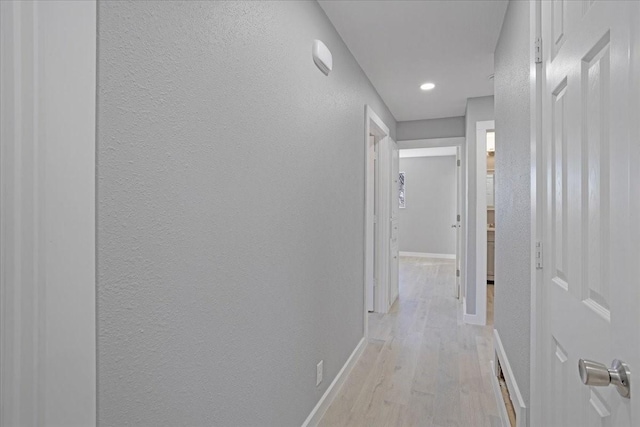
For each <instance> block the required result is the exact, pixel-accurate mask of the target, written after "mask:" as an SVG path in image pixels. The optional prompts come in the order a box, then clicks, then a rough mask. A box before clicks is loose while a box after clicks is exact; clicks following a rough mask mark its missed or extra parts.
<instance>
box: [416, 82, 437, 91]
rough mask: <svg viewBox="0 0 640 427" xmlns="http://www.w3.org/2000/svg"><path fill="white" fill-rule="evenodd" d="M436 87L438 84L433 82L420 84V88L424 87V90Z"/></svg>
mask: <svg viewBox="0 0 640 427" xmlns="http://www.w3.org/2000/svg"><path fill="white" fill-rule="evenodd" d="M434 87H436V85H435V84H433V83H424V84H423V85H421V86H420V89H422V90H431V89H433V88H434Z"/></svg>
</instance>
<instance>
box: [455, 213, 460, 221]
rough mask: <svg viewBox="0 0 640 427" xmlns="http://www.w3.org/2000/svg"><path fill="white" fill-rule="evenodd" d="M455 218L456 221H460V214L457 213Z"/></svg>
mask: <svg viewBox="0 0 640 427" xmlns="http://www.w3.org/2000/svg"><path fill="white" fill-rule="evenodd" d="M456 220H457V221H458V222H460V214H458V216H456Z"/></svg>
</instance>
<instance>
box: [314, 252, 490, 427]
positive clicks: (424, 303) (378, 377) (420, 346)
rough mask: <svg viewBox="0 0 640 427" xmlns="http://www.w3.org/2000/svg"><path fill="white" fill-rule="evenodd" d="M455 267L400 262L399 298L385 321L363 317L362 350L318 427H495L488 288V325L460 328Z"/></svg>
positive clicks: (418, 260)
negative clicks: (366, 339) (365, 343)
mask: <svg viewBox="0 0 640 427" xmlns="http://www.w3.org/2000/svg"><path fill="white" fill-rule="evenodd" d="M454 267H455V266H454V262H453V261H449V260H441V259H427V258H413V257H411V258H409V257H403V258H401V263H400V298H399V299H398V301H396V302H395V304H394V305H393V307H392V308H391V311H390V312H389V313H388V314H386V315H381V314H377V313H371V314H370V315H369V343H368V346H367V348H366V349H365V351H364V354H363V355H362V357H361V359H360V361H359V362H358V363H357V365H356V366H355V367H354V369H353V371H352V372H351V374H350V376H349V378H348V379H347V382H346V383H345V384H344V386H343V388H342V389H341V390H340V392H339V394H338V395H337V397H336V399H335V400H334V402H333V404H332V405H331V406H330V407H329V409H328V410H327V412H326V414H325V415H324V417H323V419H322V422H321V423H320V425H321V426H323V427H329V426H438V427H445V426H474V427H475V426H478V427H481V426H499V425H500V419H499V416H498V410H497V407H496V404H495V398H494V395H493V391H492V389H491V384H490V375H491V369H490V366H489V361H490V360H491V359H492V356H493V354H492V353H493V343H492V329H493V286H489V290H488V292H487V298H488V304H489V306H488V325H487V326H485V327H478V326H471V325H464V324H463V323H462V319H461V318H460V316H459V314H460V310H458V307H457V304H458V303H457V300H456V299H455V298H453V297H452V296H451V295H452V293H453V291H452V289H453V280H454Z"/></svg>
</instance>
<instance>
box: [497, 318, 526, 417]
mask: <svg viewBox="0 0 640 427" xmlns="http://www.w3.org/2000/svg"><path fill="white" fill-rule="evenodd" d="M493 347H494V349H495V351H496V356H497V357H498V360H499V361H500V367H501V368H502V374H503V375H504V379H505V380H506V382H507V388H508V389H509V397H510V398H511V403H512V404H513V409H514V411H515V412H516V427H527V406H526V405H525V404H524V399H523V398H522V394H521V393H520V389H519V388H518V384H517V383H516V378H515V376H514V375H513V371H512V370H511V365H510V364H509V359H508V358H507V353H505V351H504V347H503V346H502V340H501V339H500V334H499V333H498V330H497V329H494V330H493ZM501 399H502V397H501Z"/></svg>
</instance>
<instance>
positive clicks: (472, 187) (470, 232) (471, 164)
mask: <svg viewBox="0 0 640 427" xmlns="http://www.w3.org/2000/svg"><path fill="white" fill-rule="evenodd" d="M493 119H494V111H493V96H483V97H480V98H469V99H467V114H466V125H465V128H466V145H465V147H466V155H465V158H466V159H467V162H466V169H467V170H466V174H465V175H466V177H467V182H466V191H467V211H466V225H467V227H466V230H467V248H469V251H468V254H467V257H466V263H467V269H466V271H467V277H466V282H467V289H466V294H465V295H466V299H467V313H468V314H476V312H477V311H476V254H475V247H476V229H477V227H476V203H477V201H478V195H477V194H476V188H477V186H476V179H477V168H476V153H477V150H483V151H485V152H486V147H485V146H484V143H481V145H482V146H479V145H478V144H477V143H476V122H482V121H487V120H493ZM496 151H497V149H496Z"/></svg>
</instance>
